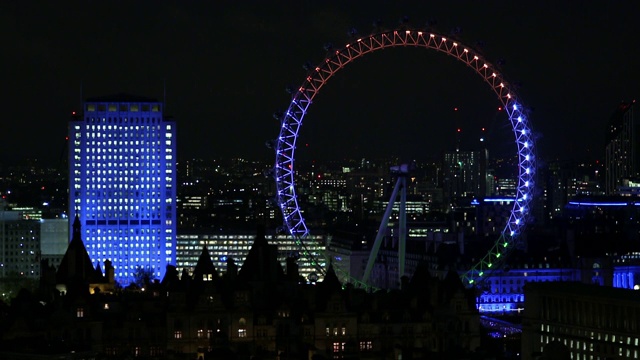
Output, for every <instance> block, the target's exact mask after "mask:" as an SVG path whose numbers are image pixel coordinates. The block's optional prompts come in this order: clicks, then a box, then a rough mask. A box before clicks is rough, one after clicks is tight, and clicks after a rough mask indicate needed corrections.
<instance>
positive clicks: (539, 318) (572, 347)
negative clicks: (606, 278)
mask: <svg viewBox="0 0 640 360" xmlns="http://www.w3.org/2000/svg"><path fill="white" fill-rule="evenodd" d="M525 298H526V300H525V310H524V315H523V319H522V327H523V329H522V359H523V360H530V359H531V360H533V359H547V358H549V359H550V358H555V357H550V356H553V355H555V354H554V353H559V352H565V353H566V354H567V356H570V358H571V359H575V360H588V359H602V360H604V359H638V358H639V357H640V335H639V333H640V292H638V291H634V290H627V289H617V288H612V287H607V286H598V285H587V284H581V283H567V282H543V283H530V284H528V285H527V286H526V287H525ZM552 348H555V349H554V350H551V349H552ZM543 355H544V356H547V357H542V356H543ZM567 358H569V357H567Z"/></svg>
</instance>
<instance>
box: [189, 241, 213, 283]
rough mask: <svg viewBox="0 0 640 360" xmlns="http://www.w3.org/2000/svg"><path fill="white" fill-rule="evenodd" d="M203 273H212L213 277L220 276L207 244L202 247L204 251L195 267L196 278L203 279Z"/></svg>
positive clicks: (194, 277) (194, 274) (194, 275)
mask: <svg viewBox="0 0 640 360" xmlns="http://www.w3.org/2000/svg"><path fill="white" fill-rule="evenodd" d="M202 275H212V278H213V279H217V278H218V271H216V267H215V265H213V261H211V255H210V254H209V249H207V245H204V246H203V247H202V252H201V253H200V257H199V258H198V262H197V263H196V267H195V268H194V269H193V279H194V280H202Z"/></svg>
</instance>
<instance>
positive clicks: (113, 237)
mask: <svg viewBox="0 0 640 360" xmlns="http://www.w3.org/2000/svg"><path fill="white" fill-rule="evenodd" d="M162 107H163V104H162V103H161V102H158V101H157V100H155V99H149V98H143V97H136V96H130V95H115V96H107V97H100V98H91V99H87V100H86V102H85V104H84V109H83V110H84V112H83V114H81V115H79V116H75V117H73V118H72V120H71V121H70V124H69V213H70V215H71V216H75V215H76V214H77V215H78V216H79V218H80V221H81V226H82V239H83V240H84V244H85V247H86V249H87V252H88V253H89V257H90V258H91V261H92V263H93V265H94V266H97V265H100V266H101V267H102V266H103V265H102V263H103V262H104V261H105V260H107V259H108V260H111V262H112V264H113V267H114V268H115V271H114V272H115V279H116V281H118V282H119V283H120V284H121V285H123V286H126V285H128V284H130V283H131V282H132V281H133V280H134V274H135V273H136V271H138V270H139V269H143V270H144V271H148V272H152V273H153V277H155V278H157V279H162V277H163V276H164V273H165V269H166V266H167V265H169V264H171V265H175V263H176V253H175V245H176V203H175V199H176V126H175V122H174V121H173V120H169V119H166V118H164V117H163V112H162ZM69 223H70V224H71V223H72V222H71V221H70V222H69ZM70 233H71V229H70Z"/></svg>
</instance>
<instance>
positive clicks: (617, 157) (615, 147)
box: [605, 101, 640, 194]
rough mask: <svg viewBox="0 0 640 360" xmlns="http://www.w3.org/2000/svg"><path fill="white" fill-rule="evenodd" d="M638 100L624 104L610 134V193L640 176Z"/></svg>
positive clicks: (615, 117) (607, 182)
mask: <svg viewBox="0 0 640 360" xmlns="http://www.w3.org/2000/svg"><path fill="white" fill-rule="evenodd" d="M635 105H636V103H635V101H634V102H631V103H621V104H620V105H619V106H618V108H617V109H616V111H615V112H614V113H613V115H612V116H611V120H610V121H609V129H608V130H609V131H608V133H607V143H606V148H605V150H606V153H605V156H606V157H605V165H606V167H607V171H606V184H605V190H606V193H607V194H614V193H615V192H616V191H617V189H618V187H620V186H621V185H622V184H623V181H624V180H625V179H626V180H629V179H635V178H638V176H639V175H640V135H638V131H639V129H640V123H639V121H640V118H639V117H638V116H636V115H635Z"/></svg>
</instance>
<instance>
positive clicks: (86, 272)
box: [56, 214, 104, 284]
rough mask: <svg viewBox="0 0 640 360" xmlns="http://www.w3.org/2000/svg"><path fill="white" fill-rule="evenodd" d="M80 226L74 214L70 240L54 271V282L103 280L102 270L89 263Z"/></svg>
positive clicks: (97, 281) (94, 281) (92, 281)
mask: <svg viewBox="0 0 640 360" xmlns="http://www.w3.org/2000/svg"><path fill="white" fill-rule="evenodd" d="M80 228H81V226H80V218H79V217H78V215H77V214H76V217H75V220H74V221H73V236H72V238H71V242H70V243H69V246H68V247H67V251H66V252H65V253H64V257H63V258H62V262H60V266H59V267H58V271H57V272H56V282H57V283H59V284H66V283H69V282H71V281H82V282H86V283H99V282H102V281H103V280H104V279H103V277H102V271H99V270H96V268H94V267H93V264H91V258H90V257H89V254H88V253H87V249H86V248H85V247H84V243H83V242H82V237H81V235H80V234H81V232H80Z"/></svg>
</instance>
